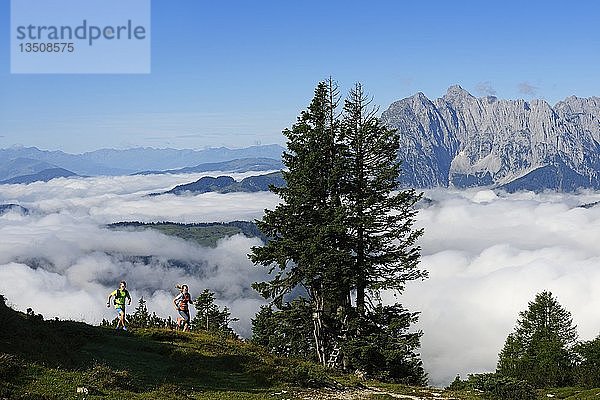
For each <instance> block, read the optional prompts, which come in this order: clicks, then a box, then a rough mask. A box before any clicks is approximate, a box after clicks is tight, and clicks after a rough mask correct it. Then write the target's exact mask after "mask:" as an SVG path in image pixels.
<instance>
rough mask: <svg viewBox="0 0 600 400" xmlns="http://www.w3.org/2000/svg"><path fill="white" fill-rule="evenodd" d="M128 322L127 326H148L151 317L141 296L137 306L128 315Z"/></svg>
mask: <svg viewBox="0 0 600 400" xmlns="http://www.w3.org/2000/svg"><path fill="white" fill-rule="evenodd" d="M128 322H129V326H131V327H136V328H149V327H150V326H151V317H150V314H149V313H148V307H146V300H144V297H143V296H142V297H140V300H139V302H138V306H137V307H136V308H135V312H134V313H133V315H132V316H131V317H129V319H128Z"/></svg>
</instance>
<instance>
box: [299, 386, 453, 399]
mask: <svg viewBox="0 0 600 400" xmlns="http://www.w3.org/2000/svg"><path fill="white" fill-rule="evenodd" d="M377 394H378V395H388V396H389V397H393V398H395V399H408V400H433V399H439V400H442V399H450V398H448V397H443V396H442V394H441V393H439V392H438V391H436V390H431V391H430V392H429V395H428V396H427V397H420V396H412V395H408V394H398V393H391V392H387V391H385V390H382V389H378V388H373V387H368V388H363V389H349V390H331V389H321V390H312V391H306V392H303V393H300V394H299V396H300V398H301V399H302V400H329V399H332V400H365V399H370V398H371V396H373V395H377Z"/></svg>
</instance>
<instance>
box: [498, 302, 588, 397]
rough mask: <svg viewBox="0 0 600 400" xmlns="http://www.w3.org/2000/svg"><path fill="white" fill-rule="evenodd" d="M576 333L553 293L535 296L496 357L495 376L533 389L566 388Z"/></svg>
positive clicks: (570, 378)
mask: <svg viewBox="0 0 600 400" xmlns="http://www.w3.org/2000/svg"><path fill="white" fill-rule="evenodd" d="M576 342H577V329H576V327H575V326H574V325H573V319H572V318H571V313H570V312H568V311H567V310H565V309H564V308H563V307H562V306H561V305H560V304H559V303H558V301H557V300H556V299H555V298H554V297H553V296H552V293H550V292H547V291H544V292H541V293H538V294H537V295H536V296H535V299H534V300H533V301H531V302H529V307H528V309H527V310H525V311H522V312H521V313H519V319H518V320H517V326H516V327H515V330H514V331H513V332H512V333H511V334H510V335H508V338H507V339H506V343H505V344H504V347H503V348H502V351H501V352H500V355H499V360H498V366H497V372H498V373H499V374H501V375H506V376H510V377H513V378H518V379H523V380H526V381H528V382H529V383H531V384H532V385H533V386H535V387H548V386H555V387H558V386H565V385H568V384H570V383H571V381H572V378H573V376H572V370H573V356H572V349H573V346H574V345H575V344H576Z"/></svg>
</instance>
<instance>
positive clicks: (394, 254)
mask: <svg viewBox="0 0 600 400" xmlns="http://www.w3.org/2000/svg"><path fill="white" fill-rule="evenodd" d="M338 98H339V96H338V93H337V88H336V87H335V85H334V84H333V82H332V80H331V79H330V80H329V81H327V82H321V83H319V85H318V86H317V88H316V89H315V96H314V98H313V100H312V102H311V104H310V106H309V107H308V109H307V110H306V111H304V112H302V114H301V115H300V117H299V118H298V121H297V123H296V124H294V125H293V127H292V128H291V129H290V130H285V131H284V135H285V136H286V137H287V138H288V143H287V146H288V150H287V151H286V152H285V153H284V155H283V161H284V164H285V165H286V167H287V168H288V171H284V173H283V174H284V178H285V180H286V183H287V186H286V187H284V188H272V189H271V190H272V191H274V192H275V193H277V194H279V196H280V197H281V200H282V202H281V203H280V204H279V205H278V206H277V207H276V208H275V210H265V215H264V217H263V219H262V220H261V221H257V224H258V227H259V229H260V230H261V231H262V232H263V233H264V234H266V235H267V236H268V237H269V238H270V240H269V241H268V242H267V243H266V244H265V245H264V246H262V247H255V248H253V249H252V253H251V254H250V258H251V260H252V261H253V262H254V263H255V264H260V265H263V266H268V267H269V268H270V270H269V272H270V273H271V274H272V275H273V278H272V279H271V280H270V281H268V282H261V283H256V284H255V285H254V287H255V289H257V290H258V291H259V292H260V293H261V294H262V295H263V296H264V297H267V298H269V297H270V298H273V299H274V302H275V305H277V306H278V307H279V308H280V309H285V307H283V306H282V303H283V300H284V296H285V295H286V294H290V293H291V292H292V291H293V290H295V289H296V288H297V287H298V286H302V287H304V288H305V289H306V293H307V294H308V297H309V301H310V304H311V308H312V318H313V321H312V322H313V336H314V341H315V346H314V348H315V350H316V353H317V359H318V360H319V361H320V362H321V363H323V364H328V365H330V366H331V365H339V361H340V358H341V360H342V362H343V366H344V367H346V368H361V367H364V366H367V365H368V366H379V368H380V369H381V370H382V371H383V370H385V371H387V376H389V377H390V378H392V379H394V380H403V381H411V382H423V381H424V380H425V375H424V372H423V370H422V368H421V367H420V364H419V362H420V361H419V360H418V355H416V354H415V353H414V349H416V348H417V347H418V345H419V338H420V336H421V334H420V333H416V334H415V333H413V334H409V333H408V328H409V326H410V323H411V322H414V321H416V314H414V313H409V312H408V311H406V310H404V309H403V308H402V307H401V306H400V305H394V306H392V307H384V308H382V307H381V305H380V306H373V307H371V309H370V310H368V308H369V307H367V306H366V303H367V302H369V303H370V300H373V298H375V300H378V298H377V296H378V293H379V292H380V291H381V290H387V289H393V290H396V291H401V290H402V289H403V287H404V284H405V282H406V281H408V280H412V279H418V278H422V277H425V275H426V274H425V272H424V271H420V270H419V269H418V268H417V267H418V262H419V257H420V254H419V248H418V246H416V244H415V243H416V240H417V239H418V237H419V236H420V235H421V234H422V230H414V229H413V227H412V226H413V222H414V217H415V213H416V211H415V210H414V208H413V205H414V203H415V202H416V201H418V199H419V196H418V195H417V194H416V193H415V192H414V190H404V191H397V189H398V187H397V186H398V183H397V182H398V175H399V172H400V169H399V163H398V161H397V152H398V147H399V139H398V135H397V134H396V132H395V131H392V130H389V129H387V128H385V127H384V126H383V125H382V124H381V123H380V122H379V120H378V119H377V118H376V117H375V113H376V110H371V109H369V101H367V99H366V96H365V95H364V93H363V91H362V87H361V86H360V85H357V86H356V87H355V88H354V89H353V90H352V91H351V92H350V95H349V97H348V99H347V101H346V103H345V107H344V112H343V118H342V117H341V116H340V115H337V106H338ZM353 294H355V295H356V308H354V307H353V306H352V304H351V298H352V296H353ZM382 310H383V311H385V312H383V311H382ZM394 313H396V314H398V315H395V316H394V315H393V314H394ZM382 315H385V318H382ZM260 317H261V318H260V320H261V321H260V323H259V324H255V325H256V327H258V328H260V330H261V334H260V335H258V336H261V335H262V337H263V338H264V337H265V335H267V336H269V337H276V336H277V334H278V332H270V331H268V330H265V329H264V327H265V324H264V323H263V322H264V321H263V320H266V319H269V318H272V317H273V316H272V315H271V314H268V312H267V311H263V315H261V316H260ZM398 321H403V323H402V324H399V322H398ZM386 324H388V325H389V326H387V325H386ZM384 325H386V326H384ZM282 326H284V327H285V326H287V325H285V324H283V325H282ZM378 331H381V332H382V333H381V335H379V336H376V333H375V332H378ZM280 333H281V332H280ZM375 337H377V343H378V345H377V346H372V343H371V344H370V345H369V346H370V347H369V348H370V350H369V351H368V352H367V353H369V354H372V353H373V351H378V352H379V353H378V355H377V356H376V357H370V358H369V360H361V359H360V358H361V357H363V355H365V354H366V353H365V352H362V351H361V349H360V348H358V347H360V346H362V345H361V343H363V344H364V343H370V341H372V340H374V338H375ZM399 343H401V344H402V349H403V350H402V352H399V351H396V350H394V347H395V346H396V345H398V344H399ZM382 344H385V346H382ZM271 347H274V346H272V345H271ZM308 347H310V346H302V348H308ZM344 351H348V352H351V353H352V355H351V356H350V355H348V356H344V354H343V353H344ZM340 352H341V353H340ZM340 354H341V357H340ZM378 357H379V358H378ZM379 359H385V360H386V361H385V362H384V363H379V362H378V361H377V360H379ZM402 371H404V372H402ZM409 371H410V372H409ZM369 372H372V371H371V368H370V367H369ZM400 375H405V376H400ZM406 375H411V377H409V379H408V380H407V379H405V378H407V376H406Z"/></svg>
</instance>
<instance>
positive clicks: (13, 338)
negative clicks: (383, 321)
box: [0, 304, 325, 399]
mask: <svg viewBox="0 0 600 400" xmlns="http://www.w3.org/2000/svg"><path fill="white" fill-rule="evenodd" d="M311 379H314V380H315V381H323V382H324V380H325V375H324V373H323V370H321V369H320V368H319V367H317V366H314V365H310V364H306V363H302V362H299V361H290V360H284V359H281V358H277V357H273V356H271V355H269V354H267V353H266V352H264V351H263V350H262V349H260V348H257V347H255V346H252V345H249V344H246V343H242V342H240V341H236V340H230V339H227V340H226V339H223V338H219V337H216V336H211V335H207V334H202V333H191V334H190V333H179V332H173V331H167V330H137V331H135V332H122V331H119V332H117V331H113V330H111V329H104V328H99V327H92V326H89V325H86V324H83V323H76V322H69V321H60V322H58V321H39V320H36V319H35V318H31V317H27V316H26V315H24V314H22V313H17V312H15V311H13V310H11V309H9V308H8V307H6V306H4V304H0V399H2V398H10V399H13V398H15V399H19V398H26V399H71V398H72V399H77V398H83V396H82V395H78V394H77V393H76V390H77V387H85V388H87V389H88V391H89V395H88V396H86V398H88V399H95V398H103V399H113V398H114V399H123V398H126V399H175V398H179V399H181V398H191V399H196V398H197V399H228V398H230V399H238V398H240V399H241V398H243V399H267V398H268V399H274V398H277V397H276V396H272V393H276V392H278V391H281V390H287V389H289V387H290V386H293V385H292V384H291V383H292V382H295V381H299V382H304V383H308V381H310V380H311Z"/></svg>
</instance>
